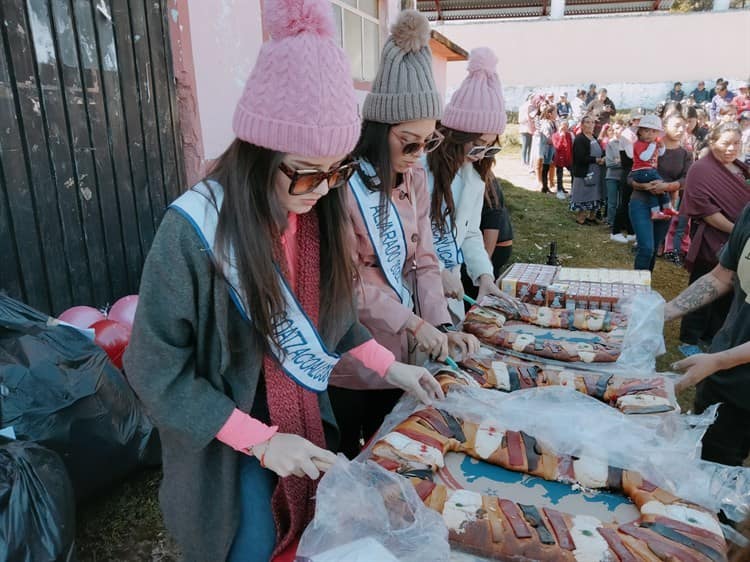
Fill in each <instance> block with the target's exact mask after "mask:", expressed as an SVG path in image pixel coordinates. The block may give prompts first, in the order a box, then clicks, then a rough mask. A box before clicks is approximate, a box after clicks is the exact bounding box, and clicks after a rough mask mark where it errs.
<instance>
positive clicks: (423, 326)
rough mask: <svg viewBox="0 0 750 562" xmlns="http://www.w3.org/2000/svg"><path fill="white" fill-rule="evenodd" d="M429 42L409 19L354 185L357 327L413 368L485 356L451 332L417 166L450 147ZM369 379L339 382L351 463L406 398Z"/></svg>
mask: <svg viewBox="0 0 750 562" xmlns="http://www.w3.org/2000/svg"><path fill="white" fill-rule="evenodd" d="M429 39H430V27H429V24H428V22H427V19H426V18H425V17H424V16H423V15H422V14H420V13H419V12H416V11H413V10H406V11H404V12H402V13H401V15H400V16H399V19H398V21H397V22H396V24H395V25H394V26H393V28H392V30H391V36H390V37H389V39H388V41H387V42H386V44H385V46H384V47H383V53H382V57H381V63H380V69H379V70H378V74H377V76H376V78H375V81H374V82H373V87H372V91H371V92H370V93H369V94H368V95H367V98H366V99H365V103H364V106H363V108H362V113H363V117H364V125H363V128H362V135H361V136H360V139H359V143H358V144H357V147H356V148H355V149H354V153H353V155H354V157H355V158H356V159H357V161H358V163H359V171H358V172H357V173H356V174H355V175H354V176H353V177H352V178H351V179H350V180H349V188H350V191H349V196H350V197H349V214H350V217H351V220H352V223H353V227H354V234H355V236H356V244H355V248H356V255H355V259H356V261H357V271H358V275H359V289H358V305H359V309H358V312H359V319H360V321H361V322H362V324H364V325H365V326H366V327H367V328H368V329H369V330H370V331H371V333H372V335H373V337H374V338H375V339H376V340H377V341H378V343H380V344H381V345H383V346H385V347H387V348H388V349H389V350H390V351H391V352H393V354H394V355H395V356H396V358H397V359H402V360H404V361H407V362H412V363H417V362H421V361H422V360H424V359H425V358H426V357H427V356H431V357H433V358H435V359H437V360H440V361H442V360H445V359H446V357H447V356H448V353H449V349H450V348H451V347H455V348H457V349H458V351H459V352H462V353H471V352H474V351H476V350H477V349H478V348H479V342H478V341H477V339H476V338H475V337H474V336H470V335H468V334H464V333H459V332H455V331H452V325H451V323H450V322H451V318H450V315H449V314H448V308H447V302H446V299H445V297H444V295H443V285H442V281H441V276H440V269H439V267H438V260H437V257H436V255H435V250H434V248H433V243H432V228H431V225H430V197H429V194H428V191H427V175H426V172H425V170H424V169H423V168H422V167H421V166H420V165H419V158H420V156H421V155H422V154H423V153H424V152H429V151H431V150H434V149H435V148H437V146H438V145H439V144H440V142H441V141H442V136H441V135H440V134H439V133H436V132H435V124H436V120H437V119H439V118H440V115H441V103H440V97H441V96H440V94H439V92H438V91H437V88H436V87H435V82H434V79H433V76H432V55H431V53H430V49H429V47H428V46H427V45H428V42H429ZM419 352H421V353H422V356H421V357H419V358H418V357H417V355H418V354H419ZM370 375H371V373H369V371H368V369H367V368H365V367H364V366H363V365H362V364H361V363H359V362H358V361H357V360H355V359H353V358H346V357H345V358H344V359H342V361H341V362H340V364H339V365H338V366H337V368H336V369H335V371H334V373H333V375H332V377H331V386H330V387H329V395H330V397H331V403H332V405H333V410H334V413H335V415H336V421H337V423H338V425H339V430H340V432H341V445H340V450H341V451H342V452H343V453H344V454H346V455H347V456H349V457H350V458H351V457H354V456H356V455H357V453H358V452H359V449H360V443H361V441H360V440H361V439H364V441H367V440H368V439H369V438H370V437H371V436H372V435H373V434H374V433H375V431H376V430H377V429H378V427H379V426H380V424H381V423H382V422H383V419H384V417H385V416H386V414H387V413H388V412H390V410H391V409H392V408H393V406H394V405H395V403H396V402H397V401H398V399H399V397H400V396H401V394H402V391H401V390H399V389H397V388H395V387H393V386H392V385H390V384H388V383H382V382H380V381H375V382H374V383H373V381H371V380H369V379H370V378H372V377H371V376H370Z"/></svg>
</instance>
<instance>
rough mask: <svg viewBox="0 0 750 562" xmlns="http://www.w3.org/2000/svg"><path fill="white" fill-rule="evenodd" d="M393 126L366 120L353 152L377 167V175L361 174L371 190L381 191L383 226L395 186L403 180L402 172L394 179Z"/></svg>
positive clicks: (357, 156) (354, 155)
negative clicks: (392, 154)
mask: <svg viewBox="0 0 750 562" xmlns="http://www.w3.org/2000/svg"><path fill="white" fill-rule="evenodd" d="M391 127H393V125H390V124H388V123H378V122H377V121H364V122H363V123H362V133H361V134H360V135H359V141H357V146H355V147H354V151H353V152H352V157H353V158H355V159H358V158H362V159H364V160H367V161H368V162H369V163H370V164H371V165H372V167H373V168H375V174H376V176H375V177H369V176H367V175H366V174H364V173H360V175H361V177H362V178H363V179H364V181H365V185H366V186H367V187H368V188H369V189H370V190H372V191H379V192H380V216H381V217H384V218H383V219H382V223H381V224H382V225H383V226H385V224H386V222H387V220H388V211H389V210H390V201H391V194H392V193H393V188H395V187H396V186H397V185H398V184H399V183H400V181H401V178H400V174H399V176H397V177H396V181H395V182H394V181H393V166H392V163H391V148H390V144H389V142H388V135H390V133H391Z"/></svg>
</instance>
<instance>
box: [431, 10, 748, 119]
mask: <svg viewBox="0 0 750 562" xmlns="http://www.w3.org/2000/svg"><path fill="white" fill-rule="evenodd" d="M435 28H436V29H437V30H438V31H440V33H443V34H444V35H446V36H447V37H448V38H449V39H451V40H452V41H454V42H456V43H458V44H459V45H461V46H462V47H463V48H464V49H466V50H467V51H469V50H471V49H473V48H475V47H481V46H486V47H490V48H491V49H492V50H493V51H494V52H495V54H496V55H497V57H498V60H499V65H498V68H499V71H500V78H501V81H502V83H503V86H504V90H505V95H506V99H507V102H508V107H509V109H516V108H517V107H518V105H519V103H520V101H521V100H522V99H523V97H524V96H525V94H526V93H528V92H529V91H530V90H531V89H539V88H543V89H545V90H551V91H554V92H555V93H560V92H563V91H567V92H568V93H569V94H570V95H573V93H574V92H575V89H576V88H577V87H580V88H587V87H588V84H590V83H592V82H593V83H595V84H597V86H599V87H602V86H603V87H606V88H607V89H608V90H609V93H610V97H611V98H612V101H613V102H614V103H615V105H618V106H622V107H636V106H644V107H653V106H654V105H656V103H658V102H659V101H661V100H662V99H664V97H665V95H666V93H667V92H668V91H669V89H670V88H671V87H672V83H673V82H675V81H677V80H679V81H681V82H683V84H684V86H683V88H684V89H687V90H688V91H689V90H692V89H693V87H694V86H695V84H696V83H697V81H698V80H700V79H703V80H705V81H706V83H707V86H708V82H709V81H711V82H713V80H715V79H716V78H717V77H719V76H721V77H723V78H725V79H729V80H734V81H736V80H738V79H740V78H745V79H746V78H747V77H748V76H750V10H747V9H746V10H732V11H730V12H722V13H712V12H704V13H693V14H648V15H633V16H615V17H598V18H567V19H563V20H558V21H551V20H546V19H534V20H504V21H497V22H481V23H471V24H452V23H451V24H444V25H438V26H435ZM465 64H466V63H460V62H456V63H453V64H450V65H448V79H447V81H448V90H449V93H450V92H451V90H453V89H455V88H456V87H457V85H458V84H459V83H460V82H461V80H462V79H463V77H464V76H465V72H466V67H465ZM709 87H710V86H709ZM730 87H732V88H733V86H730Z"/></svg>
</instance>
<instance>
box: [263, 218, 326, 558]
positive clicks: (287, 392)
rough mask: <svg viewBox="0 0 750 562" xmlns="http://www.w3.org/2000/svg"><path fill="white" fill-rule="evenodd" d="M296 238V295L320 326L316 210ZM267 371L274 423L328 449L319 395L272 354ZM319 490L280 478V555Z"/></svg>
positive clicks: (280, 254)
mask: <svg viewBox="0 0 750 562" xmlns="http://www.w3.org/2000/svg"><path fill="white" fill-rule="evenodd" d="M296 238H297V240H298V241H299V247H298V251H297V259H296V264H295V270H296V272H297V275H296V283H295V287H294V294H295V296H296V297H297V299H298V300H299V303H300V305H301V306H302V308H303V310H304V311H305V313H306V314H307V315H308V317H309V318H310V320H311V321H312V323H313V325H314V326H316V327H317V326H318V317H319V315H320V230H319V228H318V215H317V213H316V212H315V210H312V211H310V212H309V213H306V214H304V215H300V216H299V217H298V230H297V237H296ZM276 255H277V258H278V259H277V261H278V263H279V264H281V268H282V272H283V273H284V276H285V277H286V278H287V279H289V268H288V267H287V261H286V259H285V253H284V251H283V250H281V249H280V248H277V251H276ZM263 371H264V373H265V377H266V397H267V401H268V411H269V413H270V416H271V423H272V424H273V425H278V426H279V432H281V433H293V434H295V435H299V436H301V437H304V438H305V439H308V440H309V441H311V442H312V443H314V444H315V445H317V446H319V447H323V448H325V446H326V444H325V435H324V433H323V423H322V421H321V418H320V407H319V405H318V395H317V394H315V393H314V392H311V391H309V390H306V389H304V388H302V387H301V386H299V385H298V384H297V383H295V382H294V381H293V380H292V379H291V378H289V377H288V376H287V375H286V374H285V373H284V372H283V371H282V370H281V367H280V366H279V363H278V362H277V361H276V359H275V358H273V357H272V356H270V355H269V354H266V355H265V356H264V358H263ZM316 488H317V482H315V481H313V480H310V478H308V477H304V478H299V477H297V476H288V477H286V478H279V481H278V484H277V485H276V489H275V490H274V493H273V498H272V500H271V506H272V509H273V517H274V521H275V522H276V536H277V542H276V549H275V550H274V556H276V555H277V554H278V553H280V552H282V551H283V550H284V549H285V548H286V547H288V546H289V545H290V544H291V543H293V542H294V540H296V539H297V538H298V537H299V536H300V535H301V534H302V531H304V529H305V527H306V526H307V524H308V523H309V522H310V521H311V520H312V518H313V515H314V513H315V501H314V498H315V490H316Z"/></svg>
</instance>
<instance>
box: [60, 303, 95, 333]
mask: <svg viewBox="0 0 750 562" xmlns="http://www.w3.org/2000/svg"><path fill="white" fill-rule="evenodd" d="M58 318H59V319H60V320H62V321H63V322H67V323H68V324H73V326H76V327H78V328H88V327H90V326H91V325H92V324H95V323H96V322H99V320H104V319H105V318H106V316H104V313H103V312H102V311H101V310H97V309H95V308H94V307H92V306H73V307H71V308H69V309H68V310H65V311H63V313H62V314H61V315H60V316H58Z"/></svg>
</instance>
